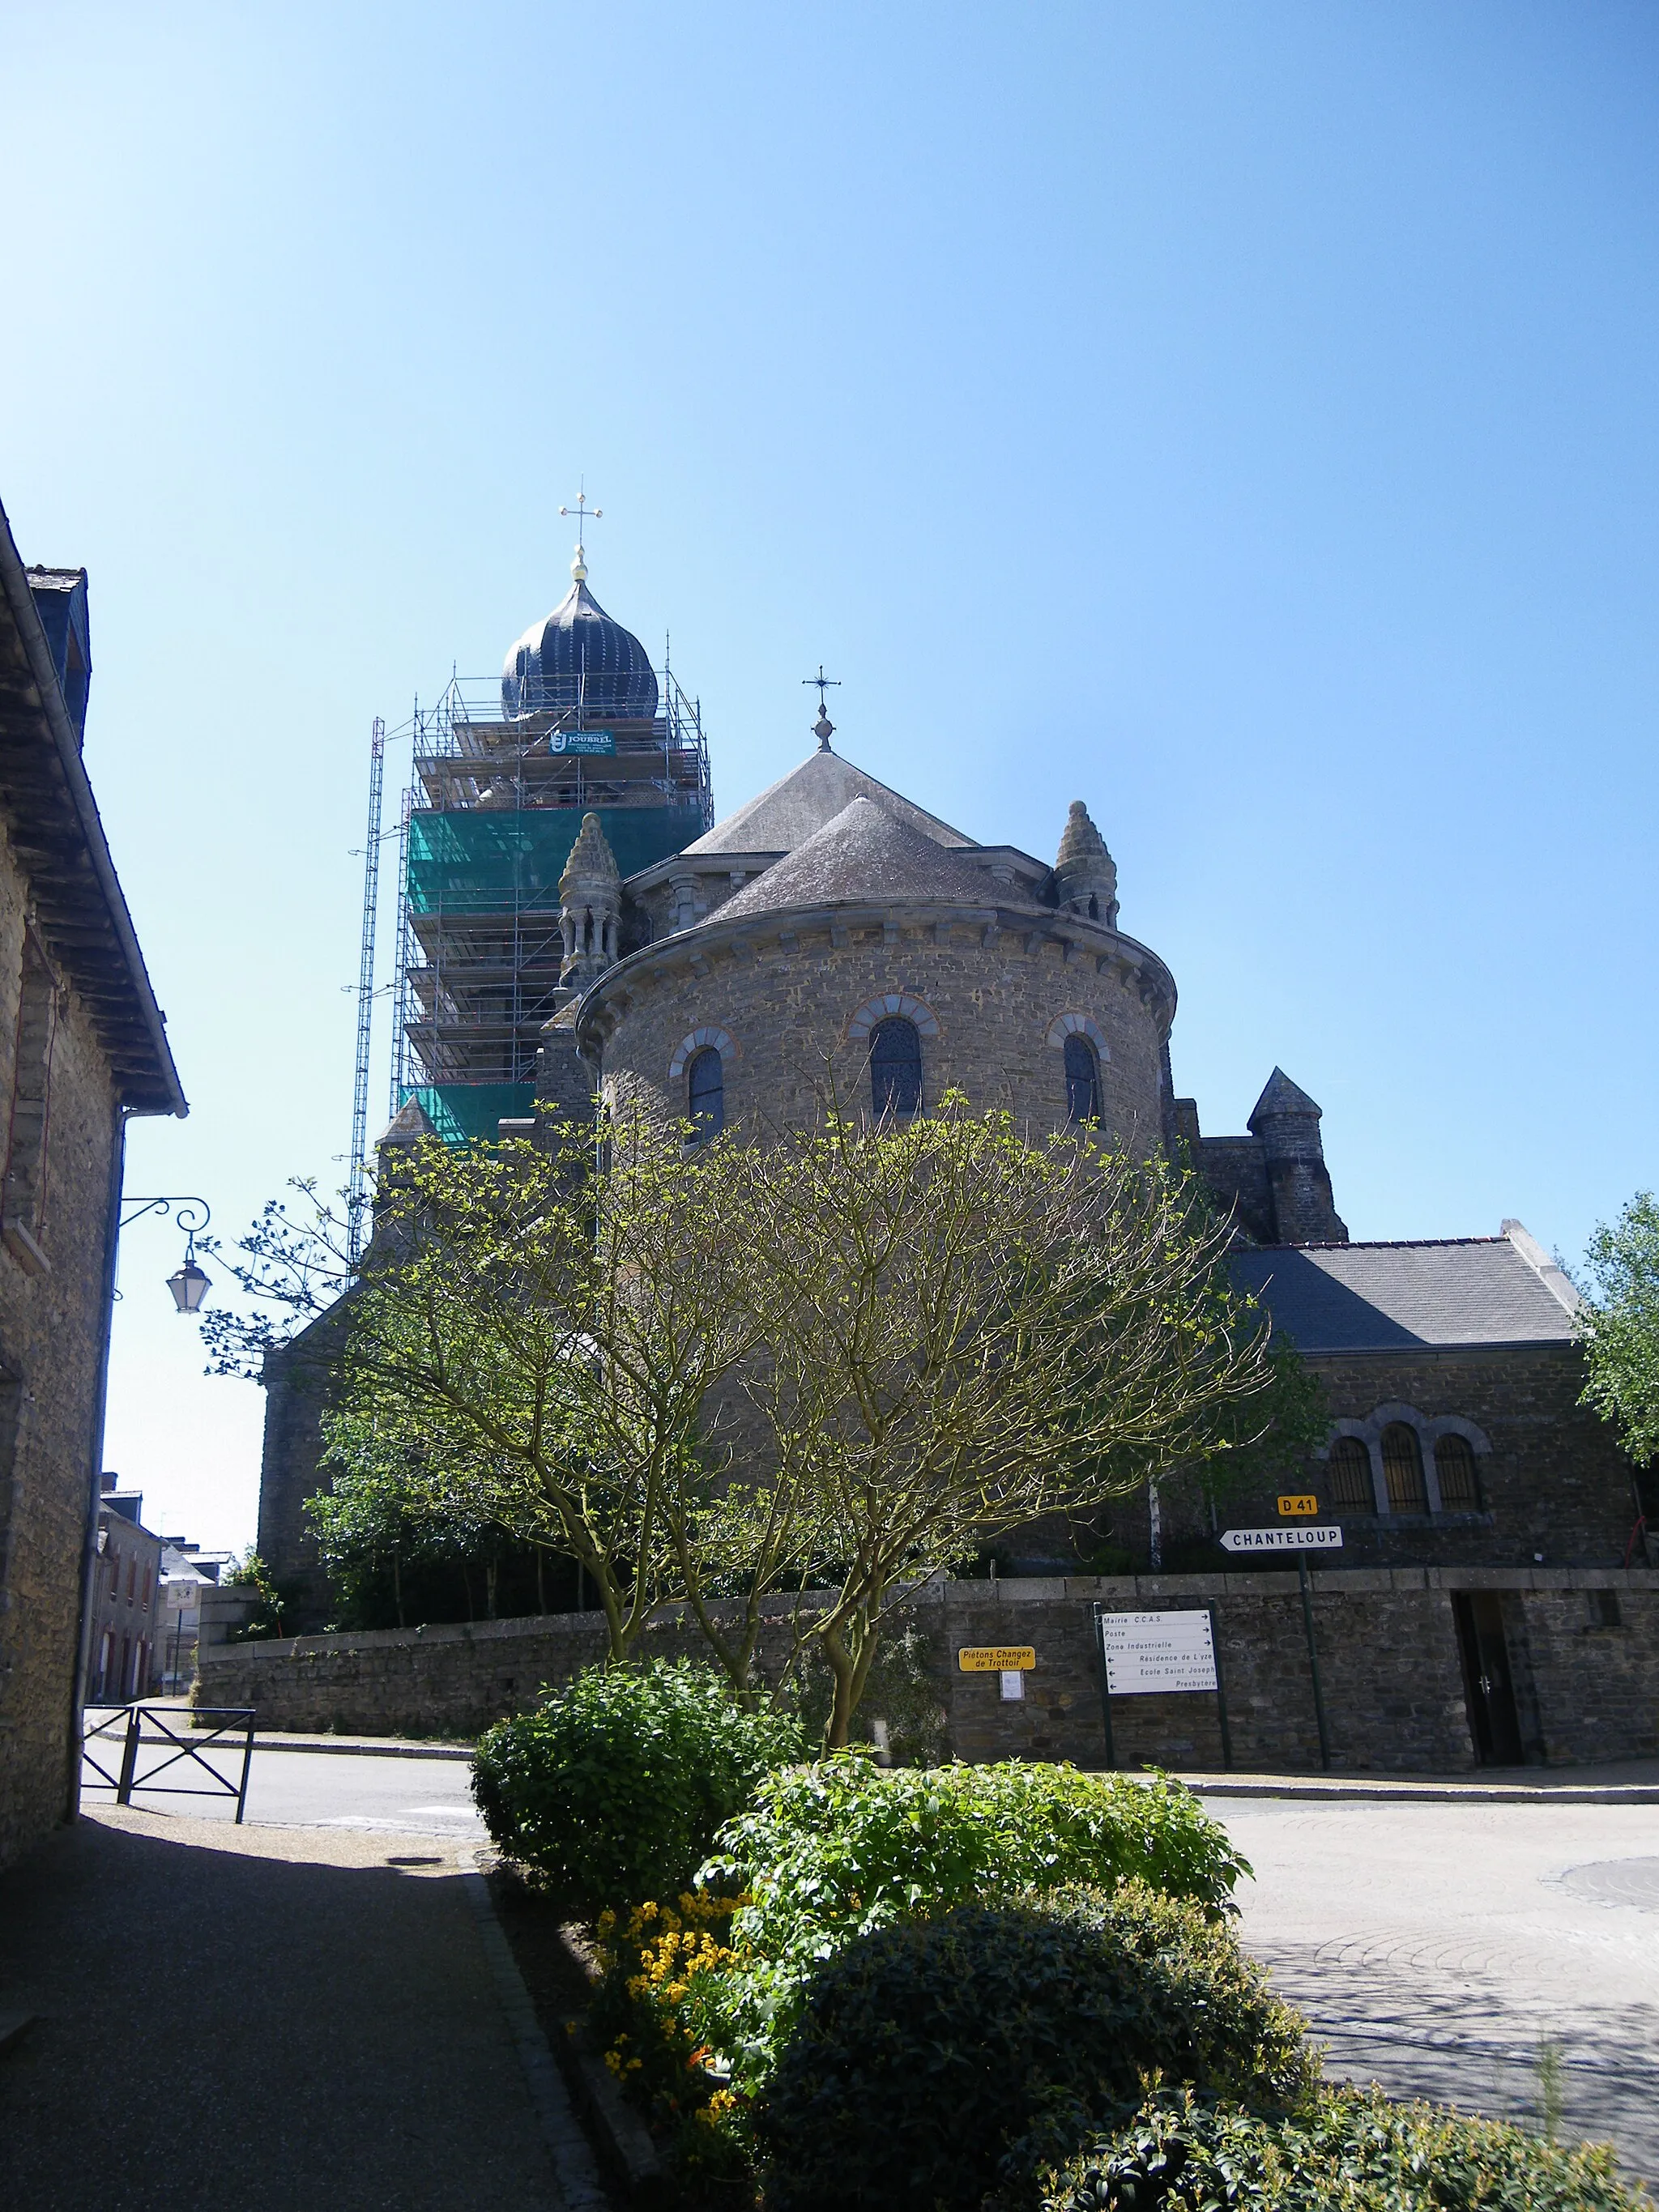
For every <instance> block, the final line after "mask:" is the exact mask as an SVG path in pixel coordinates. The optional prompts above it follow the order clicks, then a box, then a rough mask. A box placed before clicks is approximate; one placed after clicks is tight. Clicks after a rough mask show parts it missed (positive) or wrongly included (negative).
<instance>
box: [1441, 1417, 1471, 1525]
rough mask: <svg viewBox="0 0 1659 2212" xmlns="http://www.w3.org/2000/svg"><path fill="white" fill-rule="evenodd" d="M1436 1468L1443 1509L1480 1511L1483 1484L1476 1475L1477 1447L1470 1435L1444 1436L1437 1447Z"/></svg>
mask: <svg viewBox="0 0 1659 2212" xmlns="http://www.w3.org/2000/svg"><path fill="white" fill-rule="evenodd" d="M1434 1471H1435V1473H1436V1474H1437V1475H1438V1476H1439V1478H1440V1504H1441V1507H1442V1509H1443V1510H1444V1511H1445V1512H1447V1513H1476V1512H1479V1510H1480V1485H1479V1484H1478V1483H1477V1482H1476V1480H1475V1478H1474V1445H1473V1444H1472V1443H1470V1442H1469V1440H1468V1437H1458V1436H1446V1437H1441V1439H1440V1441H1439V1443H1437V1444H1436V1446H1435V1448H1434Z"/></svg>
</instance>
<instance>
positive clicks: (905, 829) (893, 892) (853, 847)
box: [715, 797, 996, 922]
mask: <svg viewBox="0 0 1659 2212" xmlns="http://www.w3.org/2000/svg"><path fill="white" fill-rule="evenodd" d="M995 895H996V886H995V885H994V884H993V883H992V882H991V881H990V880H989V879H988V878H987V877H986V875H985V874H984V873H983V872H982V871H981V869H979V868H976V867H975V866H974V865H973V864H972V862H971V861H969V860H961V859H959V858H958V857H957V854H955V853H953V852H951V851H949V850H947V848H945V846H943V845H939V844H935V842H933V839H932V838H931V837H929V836H924V834H923V833H922V832H921V830H920V829H912V828H911V826H910V824H909V823H908V822H902V821H901V820H900V819H899V818H898V817H897V816H896V815H894V814H890V813H889V812H888V811H887V809H886V807H885V806H884V805H877V804H876V802H875V800H874V799H866V798H862V797H860V798H857V799H853V800H852V801H851V803H850V804H849V805H846V806H844V807H842V810H841V811H840V813H838V814H836V815H835V816H833V817H831V819H830V820H829V821H828V822H826V823H824V825H823V828H822V829H818V830H815V831H814V832H813V834H812V836H810V837H809V838H808V839H807V840H806V842H805V844H803V845H799V846H797V848H795V850H794V851H793V853H788V854H786V855H785V856H784V858H783V859H782V860H779V861H776V862H775V864H774V865H773V866H771V867H769V868H768V869H767V871H766V872H765V874H764V875H761V876H757V877H756V878H755V880H754V882H753V883H751V884H744V887H743V889H742V890H740V891H738V893H737V894H736V896H734V897H732V898H729V899H727V900H726V902H725V903H724V904H723V905H722V906H721V907H720V908H719V909H718V912H717V915H716V917H715V918H716V919H717V920H719V921H722V922H726V921H737V920H738V918H739V917H740V916H742V915H757V914H776V913H778V912H779V911H780V910H781V909H782V908H787V907H810V906H828V905H833V904H835V903H836V902H842V901H846V900H866V899H875V900H885V899H915V898H924V899H944V900H948V901H950V902H951V903H953V904H960V905H966V906H972V907H981V906H984V905H985V904H986V903H987V902H988V901H990V900H992V899H994V897H995Z"/></svg>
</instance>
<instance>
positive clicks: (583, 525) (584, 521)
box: [559, 477, 605, 584]
mask: <svg viewBox="0 0 1659 2212" xmlns="http://www.w3.org/2000/svg"><path fill="white" fill-rule="evenodd" d="M559 513H561V514H574V516H575V518H576V557H575V559H574V561H573V562H571V564H570V573H571V574H572V575H573V576H574V578H575V580H576V581H577V582H578V583H579V584H585V583H586V581H587V549H586V546H585V545H584V544H583V543H582V540H583V538H586V535H587V525H588V523H589V522H590V521H591V522H598V521H599V520H602V519H603V517H604V514H605V509H604V508H603V507H590V506H589V505H588V503H587V478H586V477H581V478H580V489H579V490H578V492H577V494H576V504H575V505H574V507H561V508H560V509H559Z"/></svg>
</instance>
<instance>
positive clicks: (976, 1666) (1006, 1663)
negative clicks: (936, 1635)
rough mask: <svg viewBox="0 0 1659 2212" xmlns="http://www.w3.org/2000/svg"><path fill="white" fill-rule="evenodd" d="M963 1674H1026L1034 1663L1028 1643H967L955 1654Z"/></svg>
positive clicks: (1034, 1653)
mask: <svg viewBox="0 0 1659 2212" xmlns="http://www.w3.org/2000/svg"><path fill="white" fill-rule="evenodd" d="M957 1666H958V1667H959V1668H961V1669H962V1671H963V1674H1011V1673H1012V1674H1028V1673H1029V1672H1030V1669H1031V1668H1033V1667H1035V1666H1036V1651H1035V1650H1033V1649H1032V1647H1031V1646H1030V1644H964V1645H963V1648H962V1650H960V1651H958V1652H957Z"/></svg>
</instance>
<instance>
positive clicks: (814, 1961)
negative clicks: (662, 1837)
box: [699, 1753, 1249, 2088]
mask: <svg viewBox="0 0 1659 2212" xmlns="http://www.w3.org/2000/svg"><path fill="white" fill-rule="evenodd" d="M719 1853H720V1855H719V1857H716V1858H715V1859H714V1860H712V1861H711V1862H710V1863H709V1865H708V1868H707V1869H705V1870H704V1876H703V1878H704V1879H707V1880H710V1881H714V1883H715V1884H716V1885H717V1886H718V1887H720V1889H721V1890H723V1891H725V1892H726V1893H728V1894H732V1895H738V1894H741V1895H743V1896H744V1899H746V1902H745V1903H744V1906H743V1909H742V1910H741V1911H739V1912H738V1915H737V1917H736V1919H735V1920H734V1921H733V1923H732V1945H733V1947H734V1948H735V1949H736V1950H737V1952H738V1954H739V1957H740V1959H741V1960H742V1962H743V1963H742V1965H741V1966H740V1967H739V1968H738V1970H736V1971H734V1972H730V1973H727V1974H725V1975H722V1976H720V1977H719V1978H715V1979H714V1980H711V1981H710V1982H709V1984H708V1985H707V1987H706V1989H705V1990H701V1991H700V1992H699V2002H703V2003H706V2004H707V2005H708V2007H709V2009H708V2014H707V2016H706V2018H705V2019H704V2021H703V2022H702V2033H703V2035H704V2038H705V2039H706V2040H708V2042H710V2043H713V2044H714V2045H715V2046H716V2047H717V2048H718V2049H719V2050H720V2051H723V2052H724V2053H725V2054H726V2057H727V2058H728V2059H729V2061H730V2063H731V2065H732V2075H733V2078H734V2080H736V2081H738V2083H739V2084H740V2085H741V2086H742V2087H745V2088H753V2087H757V2086H758V2085H759V2084H760V2083H761V2082H762V2081H764V2080H765V2079H766V2077H767V2075H769V2073H770V2071H771V2069H772V2065H773V2063H774V2062H775V2057H776V2055H777V2052H778V2051H779V2049H780V2048H781V2045H782V2043H783V2041H784V2039H786V2037H787V2034H788V2033H789V2030H790V2028H791V2027H792V2025H793V2021H794V2019H795V2016H796V2013H797V2011H798V2009H799V2003H800V1998H801V1992H802V1990H803V1988H804V1987H805V1983H806V1980H807V1978H808V1977H809V1976H810V1975H811V1973H813V1972H815V1971H816V1969H817V1966H819V1965H820V1964H821V1962H822V1961H823V1960H824V1959H826V1958H828V1957H829V1955H830V1954H831V1953H832V1952H833V1951H835V1950H836V1949H837V1948H839V1947H840V1946H841V1945H842V1943H845V1942H850V1941H852V1940H853V1938H854V1937H855V1936H864V1935H868V1934H870V1933H871V1932H872V1931H873V1930H874V1929H878V1928H882V1927H884V1926H886V1925H887V1924H888V1923H890V1922H891V1921H894V1920H897V1919H900V1918H905V1917H922V1916H926V1915H928V1914H931V1913H937V1912H942V1911H947V1910H949V1909H950V1908H951V1906H953V1905H968V1904H974V1903H979V1904H984V1903H987V1902H990V1901H994V1899H998V1898H1010V1897H1013V1896H1016V1895H1018V1894H1019V1893H1022V1892H1024V1891H1027V1890H1046V1889H1052V1888H1055V1887H1059V1886H1060V1884H1062V1883H1066V1882H1085V1883H1089V1884H1091V1885H1093V1886H1094V1887H1097V1888H1100V1889H1109V1888H1111V1887H1113V1886H1114V1885H1115V1883H1117V1882H1119V1881H1125V1880H1127V1879H1129V1878H1131V1877H1138V1878H1139V1879H1140V1880H1141V1881H1146V1882H1147V1883H1149V1884H1150V1885H1151V1886H1152V1887H1153V1888H1154V1889H1158V1890H1162V1891H1164V1892H1165V1893H1168V1894H1170V1895H1173V1896H1176V1897H1182V1898H1185V1899H1188V1900H1189V1901H1190V1902H1191V1903H1193V1904H1194V1905H1196V1906H1198V1907H1199V1908H1200V1911H1203V1912H1204V1913H1205V1914H1206V1916H1207V1917H1210V1918H1212V1919H1217V1920H1218V1919H1220V1918H1221V1917H1223V1916H1224V1915H1225V1914H1226V1913H1228V1912H1230V1911H1232V1910H1233V1907H1232V1906H1231V1903H1230V1901H1229V1898H1230V1892H1231V1888H1232V1885H1233V1883H1234V1882H1235V1881H1237V1878H1238V1876H1239V1875H1241V1874H1248V1873H1249V1867H1248V1866H1247V1865H1246V1863H1245V1862H1244V1861H1243V1859H1242V1858H1240V1857H1238V1855H1237V1852H1236V1851H1235V1850H1234V1849H1233V1847H1232V1844H1231V1840H1230V1839H1229V1838H1228V1835H1227V1832H1226V1830H1225V1828H1223V1827H1222V1826H1220V1825H1219V1824H1218V1822H1217V1821H1214V1820H1212V1819H1211V1818H1210V1817H1209V1815H1208V1814H1206V1812H1205V1811H1204V1809H1203V1808H1202V1807H1201V1806H1200V1803H1199V1802H1198V1800H1197V1799H1196V1798H1195V1797H1194V1796H1193V1795H1192V1794H1191V1792H1190V1791H1189V1790H1183V1789H1182V1788H1181V1787H1180V1786H1179V1784H1176V1785H1174V1786H1171V1785H1170V1784H1168V1783H1166V1782H1165V1781H1164V1779H1163V1778H1161V1777H1158V1778H1154V1779H1153V1780H1152V1781H1149V1782H1132V1781H1131V1780H1129V1778H1127V1776H1125V1775H1118V1774H1085V1773H1082V1772H1080V1771H1079V1770H1078V1769H1077V1768H1076V1767H1074V1766H1047V1765H1035V1764H1031V1763H1029V1762H1026V1761H1023V1760H1009V1761H1008V1762H1006V1764H1005V1765H998V1766H963V1765H954V1766H943V1767H935V1768H933V1769H931V1770H928V1771H895V1772H884V1771H882V1770H881V1769H879V1768H878V1767H877V1766H875V1765H873V1764H872V1761H871V1759H869V1758H868V1757H867V1755H863V1754H860V1753H841V1754H839V1755H838V1756H836V1757H835V1758H833V1759H823V1760H822V1761H820V1762H819V1763H818V1764H817V1765H815V1766H809V1767H795V1768H791V1769H788V1770H787V1771H782V1772H779V1773H775V1774H771V1775H769V1776H768V1777H767V1778H766V1779H765V1780H764V1781H763V1783H762V1784H761V1785H760V1787H759V1789H758V1790H757V1793H756V1800H755V1802H754V1804H753V1805H752V1806H751V1808H750V1810H749V1811H748V1812H746V1813H744V1814H742V1815H741V1816H740V1817H739V1818H738V1819H737V1820H734V1821H732V1824H731V1825H730V1826H728V1827H727V1828H726V1829H725V1830H724V1831H723V1832H722V1833H721V1835H720V1845H719Z"/></svg>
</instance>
